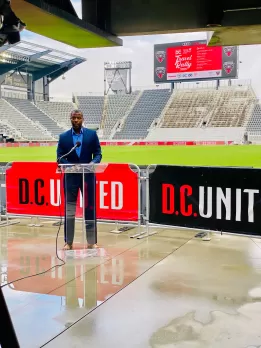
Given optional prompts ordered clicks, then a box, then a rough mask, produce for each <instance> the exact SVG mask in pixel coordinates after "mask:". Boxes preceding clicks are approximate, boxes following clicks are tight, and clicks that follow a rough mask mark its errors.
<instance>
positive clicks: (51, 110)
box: [36, 101, 77, 129]
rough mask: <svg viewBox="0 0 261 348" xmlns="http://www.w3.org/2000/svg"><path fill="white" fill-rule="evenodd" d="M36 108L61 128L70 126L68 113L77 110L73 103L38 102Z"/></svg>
mask: <svg viewBox="0 0 261 348" xmlns="http://www.w3.org/2000/svg"><path fill="white" fill-rule="evenodd" d="M36 105H37V107H38V108H39V109H40V110H41V111H43V112H44V113H45V114H46V115H48V116H49V117H50V118H52V119H53V120H54V121H55V122H57V124H58V125H59V126H60V127H61V128H66V129H67V128H68V127H70V126H71V122H70V117H69V116H70V113H71V112H72V111H73V110H74V109H76V108H77V106H76V105H75V104H74V103H70V102H69V103H68V102H52V101H51V102H48V101H38V102H36Z"/></svg>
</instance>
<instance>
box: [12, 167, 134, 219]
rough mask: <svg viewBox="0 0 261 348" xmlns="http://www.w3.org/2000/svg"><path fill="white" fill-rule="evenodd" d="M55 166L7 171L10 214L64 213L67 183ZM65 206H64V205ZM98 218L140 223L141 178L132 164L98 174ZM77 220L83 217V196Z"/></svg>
mask: <svg viewBox="0 0 261 348" xmlns="http://www.w3.org/2000/svg"><path fill="white" fill-rule="evenodd" d="M56 170H57V164H56V163H55V162H14V163H12V167H11V168H9V169H8V170H7V171H6V210H7V213H8V214H16V215H30V216H51V217H52V216H54V217H55V216H56V217H59V216H60V215H61V214H62V215H63V213H64V195H63V194H62V195H61V197H60V193H61V192H63V188H62V186H63V180H62V176H61V174H60V173H57V172H56ZM60 203H61V204H60ZM96 215H97V218H98V219H101V220H113V221H114V220H116V221H137V220H138V217H139V184H138V174H137V173H135V172H134V171H133V170H132V169H131V168H130V166H129V165H128V164H124V163H123V164H117V163H110V164H108V165H107V166H106V168H105V169H104V171H103V172H99V173H96ZM76 216H77V217H81V216H82V196H81V195H80V194H79V196H78V203H77V207H76Z"/></svg>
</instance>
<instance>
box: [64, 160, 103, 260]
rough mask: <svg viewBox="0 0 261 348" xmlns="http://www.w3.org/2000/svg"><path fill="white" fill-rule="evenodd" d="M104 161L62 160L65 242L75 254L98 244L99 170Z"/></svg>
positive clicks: (101, 170)
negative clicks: (97, 185) (73, 162)
mask: <svg viewBox="0 0 261 348" xmlns="http://www.w3.org/2000/svg"><path fill="white" fill-rule="evenodd" d="M105 167H106V165H103V164H75V165H74V164H60V165H59V169H58V170H59V171H60V172H61V173H62V181H63V182H62V188H63V192H62V195H63V201H64V212H63V214H64V245H66V244H67V245H68V246H71V249H69V250H68V251H70V250H73V254H74V255H77V254H78V257H81V256H80V254H81V251H83V250H86V249H93V248H94V246H95V245H96V244H97V221H96V173H97V172H99V171H100V172H103V171H104V168H105Z"/></svg>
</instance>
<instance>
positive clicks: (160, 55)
mask: <svg viewBox="0 0 261 348" xmlns="http://www.w3.org/2000/svg"><path fill="white" fill-rule="evenodd" d="M165 57H166V52H165V51H157V52H156V58H157V61H158V62H159V63H162V62H163V61H164V59H165Z"/></svg>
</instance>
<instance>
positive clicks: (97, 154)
mask: <svg viewBox="0 0 261 348" xmlns="http://www.w3.org/2000/svg"><path fill="white" fill-rule="evenodd" d="M73 146H74V144H73V136H72V129H69V130H68V131H66V132H64V133H62V134H61V135H60V137H59V141H58V146H57V159H58V158H59V157H61V156H63V155H65V154H66V153H67V152H69V151H70V150H71V148H72V147H73ZM101 159H102V153H101V146H100V142H99V138H98V136H97V133H96V131H94V130H91V129H88V128H84V127H83V141H82V148H81V155H80V158H79V157H78V156H77V153H76V151H75V150H74V151H72V152H71V153H70V154H69V155H68V156H67V157H65V158H63V159H62V160H61V161H60V163H61V164H70V163H86V164H88V163H91V162H92V163H100V162H101Z"/></svg>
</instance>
